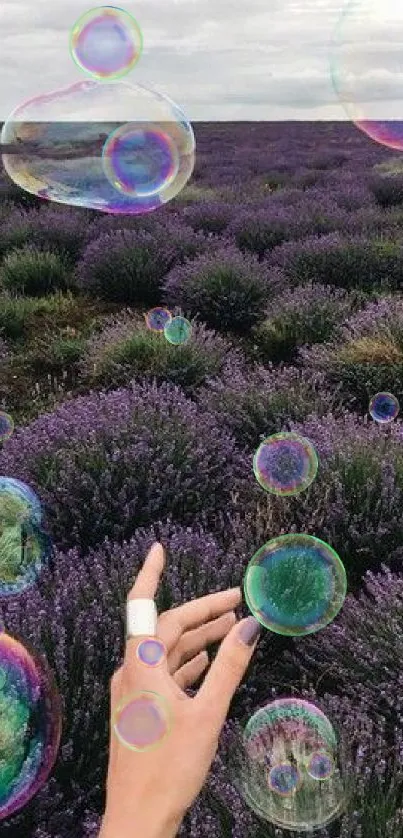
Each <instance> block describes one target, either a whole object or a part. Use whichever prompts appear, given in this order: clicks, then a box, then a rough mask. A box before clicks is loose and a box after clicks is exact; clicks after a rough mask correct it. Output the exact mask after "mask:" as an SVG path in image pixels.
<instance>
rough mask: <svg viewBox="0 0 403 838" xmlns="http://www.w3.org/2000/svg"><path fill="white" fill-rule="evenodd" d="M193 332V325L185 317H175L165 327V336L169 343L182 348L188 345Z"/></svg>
mask: <svg viewBox="0 0 403 838" xmlns="http://www.w3.org/2000/svg"><path fill="white" fill-rule="evenodd" d="M191 332H192V324H191V323H190V321H189V320H186V318H185V317H179V316H178V317H173V318H172V320H171V321H170V322H169V323H167V324H166V326H165V327H164V335H165V337H166V339H167V341H168V343H172V344H173V345H174V346H180V345H181V344H182V343H187V341H188V340H189V338H190V335H191Z"/></svg>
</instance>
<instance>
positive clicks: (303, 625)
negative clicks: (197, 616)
mask: <svg viewBox="0 0 403 838" xmlns="http://www.w3.org/2000/svg"><path fill="white" fill-rule="evenodd" d="M244 591H245V598H246V602H247V604H248V607H249V608H250V610H251V612H252V614H253V615H254V617H255V618H256V619H257V620H258V621H259V623H261V625H262V626H264V627H265V628H267V629H270V631H273V632H275V633H276V634H283V635H290V636H293V637H296V636H300V635H301V636H302V635H305V634H312V633H313V632H315V631H319V629H322V628H324V626H326V625H328V623H330V622H331V621H332V620H334V618H335V617H336V615H337V614H338V612H339V611H340V608H341V607H342V605H343V602H344V599H345V596H346V592H347V578H346V571H345V569H344V565H343V563H342V561H341V559H340V557H339V556H338V555H337V553H336V552H335V551H334V550H333V549H332V548H331V547H330V546H329V545H328V544H326V543H325V542H324V541H321V540H320V539H319V538H315V537H314V536H311V535H305V534H302V533H295V534H294V533H291V534H289V535H280V536H278V537H277V538H273V539H272V540H271V541H268V542H267V543H266V544H264V545H263V547H261V548H260V549H259V550H258V551H257V553H255V555H254V556H252V558H251V560H250V562H249V564H248V567H247V569H246V573H245V579H244Z"/></svg>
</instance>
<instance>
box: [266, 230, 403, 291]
mask: <svg viewBox="0 0 403 838" xmlns="http://www.w3.org/2000/svg"><path fill="white" fill-rule="evenodd" d="M270 264H273V265H278V266H279V267H281V268H282V269H283V270H284V272H285V274H286V276H287V277H288V278H289V281H290V282H293V283H296V284H300V283H306V282H321V283H323V284H329V285H334V286H336V287H341V288H359V289H362V290H364V291H365V290H367V289H371V290H373V289H374V288H383V289H395V288H398V287H400V285H401V282H402V278H403V268H402V265H403V261H402V245H401V244H400V243H399V242H394V241H389V240H385V239H378V240H371V239H366V238H365V237H361V236H355V237H350V238H347V237H345V236H342V235H341V234H340V233H331V234H329V235H327V236H319V237H315V236H310V237H309V238H307V239H305V240H304V241H298V242H286V243H285V244H283V245H281V246H280V247H277V248H275V249H274V250H273V251H272V253H271V255H270Z"/></svg>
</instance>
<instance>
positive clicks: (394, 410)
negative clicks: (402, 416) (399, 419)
mask: <svg viewBox="0 0 403 838" xmlns="http://www.w3.org/2000/svg"><path fill="white" fill-rule="evenodd" d="M368 410H369V413H370V415H371V416H372V418H373V419H375V422H379V423H380V424H382V425H386V424H387V423H388V422H393V420H394V419H396V416H397V414H398V413H399V410H400V406H399V402H398V400H397V398H396V396H394V395H393V394H392V393H377V394H376V395H375V396H373V397H372V399H371V401H370V403H369V408H368Z"/></svg>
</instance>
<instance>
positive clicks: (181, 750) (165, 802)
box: [100, 543, 259, 838]
mask: <svg viewBox="0 0 403 838" xmlns="http://www.w3.org/2000/svg"><path fill="white" fill-rule="evenodd" d="M164 563H165V558H164V551H163V548H162V546H161V545H160V544H158V543H156V544H154V545H153V547H152V548H151V550H150V552H149V554H148V556H147V558H146V561H145V563H144V565H143V568H142V569H141V571H140V573H139V575H138V577H137V580H136V582H135V584H134V587H133V588H132V590H131V592H130V594H129V599H144V598H147V599H148V598H149V599H153V598H154V597H155V594H156V591H157V588H158V583H159V580H160V577H161V574H162V571H163V568H164ZM240 600H241V592H240V589H239V588H233V589H230V590H227V591H221V592H219V593H216V594H210V595H209V596H205V597H202V598H201V599H196V600H193V601H191V602H188V603H186V604H185V605H181V606H178V607H176V608H172V609H171V610H170V611H166V612H165V613H164V614H161V616H160V617H159V618H158V627H157V636H158V638H159V639H160V640H162V641H163V642H164V644H165V647H166V650H167V656H166V659H164V661H163V662H162V664H161V665H160V666H158V667H156V668H155V669H152V668H149V667H146V666H144V665H143V664H141V663H140V662H139V661H138V660H137V657H136V654H135V652H136V648H137V646H138V645H139V643H140V642H141V640H142V639H144V638H142V637H135V638H129V639H128V641H127V645H126V652H125V657H124V662H123V665H122V666H121V667H120V668H119V669H118V670H117V671H116V672H115V674H114V676H113V678H112V681H111V736H110V753H109V768H108V778H107V803H106V812H105V817H104V823H103V828H102V830H101V835H100V838H126V836H129V835H130V836H131V838H135V836H137V835H138V836H139V837H140V836H141V838H170V836H174V835H176V833H177V830H178V828H179V826H180V823H181V821H182V819H183V817H184V814H185V812H186V810H187V809H188V808H189V806H190V805H191V804H192V802H193V801H194V799H195V797H196V796H197V795H198V793H199V791H200V789H201V788H202V786H203V783H204V782H205V779H206V777H207V774H208V771H209V768H210V766H211V763H212V761H213V759H214V756H215V754H216V751H217V747H218V738H219V735H220V731H221V728H222V726H223V724H224V722H225V719H226V716H227V713H228V709H229V706H230V702H231V699H232V697H233V695H234V692H235V690H236V688H237V687H238V685H239V683H240V681H241V679H242V677H243V675H244V673H245V671H246V668H247V666H248V664H249V662H250V659H251V657H252V654H253V651H254V649H255V646H256V643H257V639H258V635H259V624H258V623H257V621H256V620H255V619H254V618H253V617H247V618H246V619H245V620H241V621H240V622H239V623H236V617H235V614H234V611H233V609H234V608H235V607H236V606H237V605H239V602H240ZM222 638H225V639H224V640H223V642H222V643H221V646H220V649H219V651H218V653H217V655H216V658H215V660H214V662H213V663H212V665H211V667H210V670H209V672H208V673H207V675H206V677H205V679H204V683H203V684H202V686H201V687H200V689H199V691H198V693H197V694H196V695H195V696H194V697H192V698H191V697H189V696H188V695H187V694H186V692H184V690H185V689H186V688H187V687H189V686H190V685H191V684H193V683H194V682H195V681H197V679H198V678H199V677H200V676H201V675H202V673H203V672H204V671H205V670H206V668H207V666H208V663H209V659H208V655H207V652H206V651H205V647H206V646H207V645H208V644H209V643H214V642H215V641H217V640H220V639H222ZM140 690H151V691H154V692H156V693H158V694H159V695H162V696H164V697H165V699H166V700H167V702H168V705H169V707H170V711H171V716H172V727H171V730H170V733H169V735H168V736H167V737H166V738H165V739H164V740H163V741H162V742H161V744H160V745H159V746H158V747H155V748H154V749H152V750H149V751H143V752H136V751H132V750H130V749H129V748H128V747H126V746H125V745H124V744H122V743H121V742H120V740H119V739H118V737H117V736H116V734H115V733H114V731H113V729H112V728H113V722H112V719H113V715H114V711H115V708H116V707H117V705H118V704H119V702H121V701H122V700H124V698H125V697H127V699H128V701H129V700H130V697H131V696H132V695H133V694H134V693H136V692H138V691H140Z"/></svg>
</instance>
